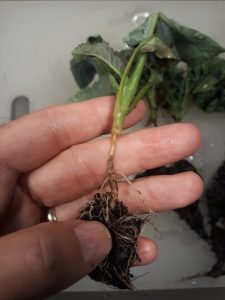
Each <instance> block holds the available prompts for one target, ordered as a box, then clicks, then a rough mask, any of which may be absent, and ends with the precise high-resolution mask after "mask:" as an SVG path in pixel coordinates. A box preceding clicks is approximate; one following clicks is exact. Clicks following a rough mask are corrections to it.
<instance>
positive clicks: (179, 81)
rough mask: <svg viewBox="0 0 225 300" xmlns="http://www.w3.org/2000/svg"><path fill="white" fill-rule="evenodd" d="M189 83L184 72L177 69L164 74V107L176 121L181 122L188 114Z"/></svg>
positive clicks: (162, 100) (162, 95)
mask: <svg viewBox="0 0 225 300" xmlns="http://www.w3.org/2000/svg"><path fill="white" fill-rule="evenodd" d="M187 85H188V81H187V79H186V78H185V76H184V70H182V69H180V68H178V67H175V68H173V69H171V70H170V71H166V72H165V73H164V78H163V82H162V83H161V85H160V87H159V90H160V93H161V95H160V97H161V98H162V99H161V102H164V107H165V108H166V109H167V110H168V112H169V114H170V115H171V116H172V118H173V119H174V120H176V121H181V120H182V118H183V117H184V116H185V114H186V113H187V97H188V89H187V87H188V86H187Z"/></svg>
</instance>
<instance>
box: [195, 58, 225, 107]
mask: <svg viewBox="0 0 225 300" xmlns="http://www.w3.org/2000/svg"><path fill="white" fill-rule="evenodd" d="M189 80H190V84H191V86H192V99H193V101H194V102H195V104H196V105H198V106H199V107H200V108H201V109H203V110H205V111H207V112H216V111H217V112H222V111H225V60H224V59H222V58H220V57H215V58H214V59H213V60H211V61H208V62H206V63H204V64H202V65H200V66H197V67H196V68H194V69H193V70H191V71H190V72H189Z"/></svg>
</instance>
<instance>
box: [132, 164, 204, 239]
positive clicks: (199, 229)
mask: <svg viewBox="0 0 225 300" xmlns="http://www.w3.org/2000/svg"><path fill="white" fill-rule="evenodd" d="M186 171H193V172H195V173H197V174H198V175H199V173H198V171H197V169H196V168H195V167H194V166H193V165H192V164H191V163H190V162H189V161H187V160H185V159H183V160H180V161H177V162H175V163H173V164H170V165H167V166H163V167H159V168H155V169H151V170H146V171H145V172H143V173H140V174H138V175H137V176H136V178H141V177H146V176H155V175H173V174H177V173H181V172H186ZM175 211H176V212H177V213H178V214H179V216H180V217H181V218H182V219H184V220H185V221H186V222H187V224H188V225H189V226H190V227H191V228H192V229H193V230H194V231H195V232H196V233H197V234H198V235H199V236H200V237H201V238H203V239H204V240H206V239H207V238H208V235H207V233H206V231H205V228H204V222H203V216H202V213H201V210H200V208H199V201H196V202H194V203H192V204H191V205H189V206H187V207H184V208H180V209H176V210H175Z"/></svg>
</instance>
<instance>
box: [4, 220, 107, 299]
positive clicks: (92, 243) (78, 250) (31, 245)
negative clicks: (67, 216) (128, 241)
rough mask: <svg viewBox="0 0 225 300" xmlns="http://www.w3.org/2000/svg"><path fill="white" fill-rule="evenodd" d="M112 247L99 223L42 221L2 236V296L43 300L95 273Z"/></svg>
mask: <svg viewBox="0 0 225 300" xmlns="http://www.w3.org/2000/svg"><path fill="white" fill-rule="evenodd" d="M110 249H111V237H110V235H109V232H108V231H107V229H106V228H105V226H103V225H102V224H100V223H98V222H84V221H74V222H55V223H42V224H39V225H37V226H34V227H31V228H29V229H24V230H21V231H18V232H15V233H12V234H9V235H7V236H4V237H2V238H1V239H0V265H1V272H0V299H7V300H9V299H40V298H42V297H46V296H49V295H52V294H54V293H57V292H59V291H60V290H62V289H64V288H66V287H68V286H69V285H71V284H72V283H74V282H75V281H77V280H79V279H81V278H82V277H83V276H85V275H87V274H88V273H90V272H91V270H92V269H93V268H95V267H96V265H98V264H99V263H100V262H101V261H102V260H103V259H104V258H105V256H106V255H107V254H108V252H109V251H110Z"/></svg>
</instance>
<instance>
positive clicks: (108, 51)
mask: <svg viewBox="0 0 225 300" xmlns="http://www.w3.org/2000/svg"><path fill="white" fill-rule="evenodd" d="M72 54H73V57H74V59H75V60H76V61H80V60H86V59H92V58H96V59H98V60H99V61H101V62H102V63H104V64H105V65H107V66H108V68H109V72H110V71H111V72H114V73H116V74H117V76H121V73H122V70H123V69H124V63H123V61H122V60H121V59H120V57H119V56H118V55H116V53H115V52H114V51H113V49H112V48H110V47H109V45H108V44H107V43H106V42H104V41H102V42H95V43H89V42H87V43H85V44H81V45H80V46H78V47H77V48H75V49H74V50H73V51H72Z"/></svg>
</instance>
